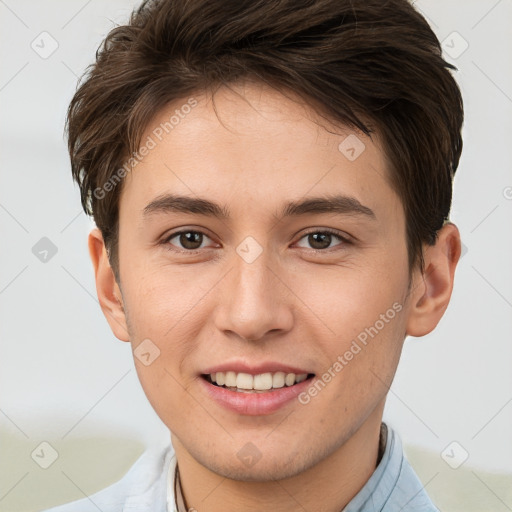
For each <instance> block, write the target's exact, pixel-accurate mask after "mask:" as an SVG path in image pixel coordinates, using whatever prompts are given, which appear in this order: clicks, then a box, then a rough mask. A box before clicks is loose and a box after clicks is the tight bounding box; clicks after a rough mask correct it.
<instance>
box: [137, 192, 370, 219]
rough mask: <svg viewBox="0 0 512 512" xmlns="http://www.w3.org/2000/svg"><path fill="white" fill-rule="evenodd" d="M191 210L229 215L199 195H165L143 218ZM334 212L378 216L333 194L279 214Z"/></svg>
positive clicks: (220, 216)
mask: <svg viewBox="0 0 512 512" xmlns="http://www.w3.org/2000/svg"><path fill="white" fill-rule="evenodd" d="M171 212H178V213H191V214H196V215H205V216H208V217H215V218H218V219H222V220H228V219H229V218H230V213H229V210H228V209H227V208H226V207H224V206H221V205H219V204H218V203H215V202H213V201H210V200H208V199H202V198H198V197H188V196H180V195H176V194H164V195H161V196H158V197H157V198H155V199H154V200H153V201H151V202H150V203H149V204H148V205H147V206H146V207H145V208H144V210H143V217H149V216H151V215H154V214H158V213H171ZM321 213H334V214H339V215H361V216H363V217H367V218H370V219H373V220H374V219H375V218H376V216H375V213H374V212H373V210H371V209H370V208H368V206H365V205H363V204H361V203H360V202H359V201H358V200H357V199H356V198H355V197H351V196H345V195H339V194H338V195H331V196H324V197H310V198H307V199H302V200H299V201H290V202H288V203H286V204H285V205H284V207H283V208H282V210H281V213H278V214H277V215H276V217H277V218H278V219H283V218H285V217H299V216H301V215H306V214H321Z"/></svg>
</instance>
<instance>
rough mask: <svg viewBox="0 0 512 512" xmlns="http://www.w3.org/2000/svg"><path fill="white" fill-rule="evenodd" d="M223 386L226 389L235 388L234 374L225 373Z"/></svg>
mask: <svg viewBox="0 0 512 512" xmlns="http://www.w3.org/2000/svg"><path fill="white" fill-rule="evenodd" d="M224 386H227V387H228V388H236V373H235V372H226V373H225V377H224Z"/></svg>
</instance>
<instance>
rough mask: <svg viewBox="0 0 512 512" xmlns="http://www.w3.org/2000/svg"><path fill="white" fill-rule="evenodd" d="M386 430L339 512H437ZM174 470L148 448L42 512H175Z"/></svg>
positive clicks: (164, 451)
mask: <svg viewBox="0 0 512 512" xmlns="http://www.w3.org/2000/svg"><path fill="white" fill-rule="evenodd" d="M387 430H388V435H387V442H386V448H385V450H384V454H383V456H382V459H381V461H380V462H379V465H378V466H377V468H376V469H375V471H374V472H373V474H372V476H371V477H370V479H369V480H368V481H367V482H366V484H365V485H364V487H363V488H362V489H361V490H360V491H359V492H358V493H357V495H356V496H354V498H353V499H352V500H351V501H350V503H349V504H348V505H347V506H346V507H345V508H344V509H343V511H341V512H439V510H438V509H437V508H436V507H435V506H434V505H433V503H432V502H431V501H430V499H429V497H428V495H427V493H426V492H425V490H424V488H423V485H422V484H421V482H420V480H419V479H418V477H417V476H416V474H415V473H414V471H413V469H412V468H411V466H410V464H409V463H408V462H407V459H406V458H405V457H404V454H403V450H402V442H401V440H400V437H399V436H398V434H397V433H396V432H395V431H394V430H393V429H391V428H390V427H387ZM175 468H176V457H175V455H174V450H173V448H172V445H170V444H168V445H165V446H160V447H154V448H151V449H150V450H147V451H146V452H144V453H143V454H142V455H141V457H140V458H139V459H138V460H137V461H136V462H135V464H134V465H133V466H132V467H131V468H130V470H129V471H128V473H126V475H125V476H124V477H123V478H122V479H121V480H119V481H118V482H117V483H115V484H114V485H111V486H110V487H107V488H106V489H103V490H102V491H100V492H98V493H96V494H93V495H91V496H89V497H88V498H84V499H81V500H78V501H73V502H72V503H68V504H66V505H60V506H58V507H54V508H51V509H48V510H47V511H45V512H98V509H99V510H101V511H102V512H170V511H172V512H175V510H176V508H175V505H174V503H175V498H174V472H175Z"/></svg>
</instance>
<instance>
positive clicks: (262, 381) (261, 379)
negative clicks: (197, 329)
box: [201, 371, 315, 393]
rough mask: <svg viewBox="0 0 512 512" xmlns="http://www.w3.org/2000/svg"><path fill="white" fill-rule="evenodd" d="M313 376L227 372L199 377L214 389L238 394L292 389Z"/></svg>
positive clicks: (305, 374) (307, 374) (282, 373)
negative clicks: (222, 389)
mask: <svg viewBox="0 0 512 512" xmlns="http://www.w3.org/2000/svg"><path fill="white" fill-rule="evenodd" d="M314 376H315V374H314V373H301V374H295V373H284V372H267V373H262V374H259V375H251V374H249V373H236V372H229V371H228V372H217V373H210V374H202V375H201V377H202V378H203V379H205V380H206V381H207V382H209V383H210V384H212V385H214V386H216V387H220V388H224V389H227V390H229V391H235V392H238V393H269V392H272V391H277V390H278V389H281V388H285V387H293V386H295V385H296V384H300V383H301V382H304V381H305V380H308V379H312V378H313V377H314Z"/></svg>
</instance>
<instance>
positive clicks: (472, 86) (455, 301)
mask: <svg viewBox="0 0 512 512" xmlns="http://www.w3.org/2000/svg"><path fill="white" fill-rule="evenodd" d="M136 3H138V2H134V1H132V0H130V1H126V0H124V1H121V0H111V1H109V2H108V3H107V2H100V0H89V1H85V0H68V1H66V2H64V1H57V0H53V1H50V0H44V1H43V0H40V1H37V2H36V1H28V0H19V1H15V0H0V34H1V41H2V44H1V45H0V55H1V62H2V66H1V69H2V71H1V74H0V108H1V116H2V122H1V124H0V155H1V159H2V160H1V162H2V165H1V171H0V179H1V182H0V225H1V229H2V244H1V250H0V315H1V316H0V343H1V351H0V354H1V355H0V389H1V395H0V396H1V401H0V442H1V443H2V444H1V446H2V448H1V449H2V452H1V455H0V478H1V479H0V510H5V511H7V510H9V511H14V510H37V508H38V507H39V508H41V507H43V506H48V505H50V504H53V503H57V502H59V501H66V500H67V499H75V498H79V497H83V495H84V494H88V493H90V492H93V491H94V490H98V489H99V488H101V487H103V486H104V485H106V484H107V483H109V482H111V481H114V480H116V479H117V478H119V477H120V476H121V475H122V474H123V472H124V471H126V469H127V468H128V467H129V465H130V464H131V463H132V462H133V460H134V459H135V458H136V457H137V455H138V454H139V453H141V452H142V451H143V450H144V448H145V447H146V446H149V445H151V444H154V443H157V442H163V441H165V439H167V437H168V431H167V430H166V428H165V427H164V426H163V425H162V424H161V423H160V421H159V419H158V418H157V417H156V414H155V413H154V412H153V410H152V409H151V407H150V405H149V404H148V403H147V400H146V398H145V396H144V393H143V391H142V390H141V388H140V385H139V383H138V380H137V377H136V374H135V369H134V365H133V362H132V356H131V352H130V349H129V346H128V345H127V344H123V343H121V342H119V341H117V340H116V339H115V338H114V337H113V335H112V334H111V332H110V329H109V328H108V325H107V323H106V321H105V320H104V318H103V315H102V313H101V311H100V309H99V306H98V303H97V300H96V294H95V286H94V281H93V274H92V267H91V264H90V262H89V259H88V254H87V247H86V237H87V233H88V232H89V230H90V228H91V226H92V224H91V222H90V220H89V219H87V218H86V216H85V215H84V214H83V212H81V208H80V202H79V196H78V191H77V188H76V187H75V186H74V185H73V184H72V181H71V178H70V172H69V164H68V157H67V153H66V147H65V141H64V139H63V121H64V115H65V110H66V107H67V105H68V103H69V101H70V99H71V97H72V94H73V92H74V89H75V86H76V82H77V77H78V76H79V75H81V74H82V72H83V71H84V69H85V67H86V66H87V65H88V64H89V63H91V62H92V59H93V57H94V52H95V51H96V48H97V46H98V44H99V42H100V41H101V39H102V38H103V37H104V36H105V35H106V33H107V32H108V31H109V30H110V29H111V28H112V27H113V26H114V24H115V23H121V22H124V21H125V20H126V19H127V17H128V15H129V13H130V11H131V7H132V6H133V5H135V4H136ZM416 5H417V7H418V8H419V9H421V10H422V12H423V13H424V14H425V16H426V17H427V19H428V20H429V22H430V23H431V26H432V27H433V29H434V30H435V32H436V34H437V35H438V37H439V39H440V40H442V41H445V43H444V47H445V52H446V55H447V58H448V59H449V60H451V61H452V62H454V63H455V64H456V65H457V66H458V68H459V72H458V73H457V74H456V76H457V80H458V81H459V83H460V85H461V88H462V92H463V96H464V100H465V108H466V122H465V127H464V144H465V147H464V152H463V156H462V160H461V163H460V167H459V170H458V175H457V177H456V179H455V196H454V203H453V210H452V220H453V221H454V222H455V223H456V224H457V225H458V226H459V229H460V231H461V233H462V238H463V242H464V245H465V254H464V255H463V257H462V260H461V262H460V264H459V268H458V270H457V274H456V285H455V291H454V294H453V298H452V302H451V305H450V307H449V308H448V311H447V313H446V315H445V317H444V318H443V320H442V321H441V323H440V325H439V327H438V328H437V329H436V330H435V331H434V332H433V333H432V334H430V335H428V336H426V337H424V338H421V339H414V338H409V339H408V341H407V342H406V345H405V349H404V352H403V356H402V361H401V366H400V367H399V370H398V373H397V376H396V379H395V381H394V384H393V386H392V388H391V391H390V393H389V398H388V403H387V409H386V413H385V419H386V420H387V421H388V422H389V423H390V424H391V425H393V426H394V427H396V428H397V429H398V431H399V432H400V433H401V436H402V439H403V441H404V443H405V444H406V446H407V447H408V448H407V449H408V450H409V453H410V456H411V459H412V460H413V462H414V464H415V467H416V469H417V471H418V473H419V475H420V477H421V478H422V480H423V482H424V483H425V484H427V486H428V487H427V489H428V490H429V491H430V492H431V494H432V495H434V496H435V497H436V500H437V502H438V503H439V505H441V504H443V505H444V508H443V510H491V509H492V510H495V511H500V510H507V509H508V510H512V495H511V491H510V488H512V485H510V482H512V477H511V476H510V475H511V474H512V372H511V370H510V369H511V366H512V365H511V363H512V343H511V338H512V336H511V334H512V286H511V284H512V265H511V264H510V261H511V253H512V250H511V249H512V229H511V228H510V226H511V225H512V223H511V221H512V172H511V162H512V149H511V148H512V143H511V141H510V139H511V136H512V126H511V125H512V115H511V114H512V70H511V67H510V61H511V52H510V47H511V42H512V36H511V35H510V29H509V27H510V23H511V21H512V2H511V1H510V0H500V1H496V0H478V1H477V0H472V1H462V0H460V1H456V0H450V1H447V0H424V1H420V2H417V3H416ZM43 32H47V33H48V34H49V35H45V34H42V33H43ZM454 32H456V34H454ZM41 34H42V35H41ZM56 45H58V46H57V47H55V46H56ZM466 46H467V48H466ZM54 47H55V48H54ZM52 50H54V51H53V53H51V52H52ZM50 53H51V54H50ZM43 237H47V238H48V239H49V240H50V241H51V243H49V242H48V241H41V239H42V238H43ZM37 244H42V245H41V246H39V245H37ZM34 246H36V249H38V250H35V249H34ZM42 249H47V250H49V253H48V256H47V258H46V259H47V261H41V259H40V258H41V257H42V255H41V254H39V252H40V251H41V250H42ZM52 251H53V252H55V251H56V253H55V254H52ZM34 252H35V253H36V254H34ZM41 442H49V443H50V445H51V446H52V447H53V449H55V450H56V452H55V453H56V454H57V455H58V458H57V460H56V461H55V462H54V463H53V464H51V466H50V467H48V469H46V470H45V469H43V468H42V467H41V465H45V464H47V463H49V462H51V458H52V454H53V452H52V451H51V449H50V448H48V447H47V446H46V445H43V446H42V447H41V445H40V443H41ZM453 442H455V443H456V444H452V443H453ZM41 449H42V450H43V452H41ZM34 450H35V453H36V454H37V453H44V454H45V455H44V457H42V456H41V457H40V458H39V462H38V460H37V457H36V456H35V455H33V456H32V457H31V454H32V453H33V452H34ZM466 457H467V459H466ZM45 458H46V460H43V459H45ZM462 461H463V462H462ZM41 463H42V464H41ZM459 464H460V466H459V467H457V469H454V467H455V466H458V465H459ZM492 473H500V474H502V477H499V476H495V475H493V474H492ZM506 473H508V475H509V476H508V477H503V474H506ZM507 482H508V484H507ZM463 489H464V491H462V490H463ZM463 495H465V496H466V500H467V501H469V502H470V503H469V504H467V505H464V501H465V500H464V498H463ZM472 496H473V498H471V497H472ZM461 500H462V501H461Z"/></svg>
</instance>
